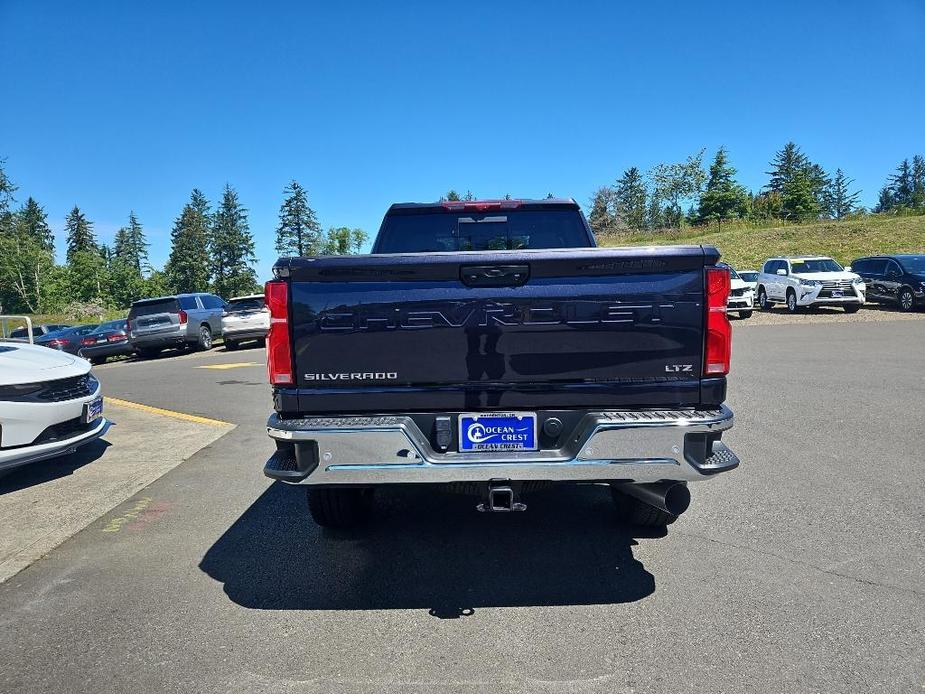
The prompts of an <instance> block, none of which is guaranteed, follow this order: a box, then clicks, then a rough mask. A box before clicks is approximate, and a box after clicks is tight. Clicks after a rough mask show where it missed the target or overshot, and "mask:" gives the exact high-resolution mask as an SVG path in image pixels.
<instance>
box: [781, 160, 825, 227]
mask: <svg viewBox="0 0 925 694" xmlns="http://www.w3.org/2000/svg"><path fill="white" fill-rule="evenodd" d="M813 186H814V183H813V179H812V178H811V177H810V173H809V171H808V170H806V169H802V170H798V171H796V172H795V173H794V174H793V176H792V177H791V178H790V180H789V181H787V183H786V185H785V186H784V191H783V193H782V194H781V201H782V203H783V212H784V216H785V217H786V218H787V219H789V220H792V221H806V220H810V219H817V218H818V217H819V213H820V212H821V207H820V205H819V201H818V200H817V199H816V193H815V191H814V189H813Z"/></svg>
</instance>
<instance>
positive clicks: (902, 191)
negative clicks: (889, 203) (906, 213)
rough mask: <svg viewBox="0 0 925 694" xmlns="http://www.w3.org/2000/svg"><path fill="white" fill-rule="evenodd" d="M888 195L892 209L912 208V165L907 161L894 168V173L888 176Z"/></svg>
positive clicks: (904, 160)
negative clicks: (891, 202) (889, 195)
mask: <svg viewBox="0 0 925 694" xmlns="http://www.w3.org/2000/svg"><path fill="white" fill-rule="evenodd" d="M889 185H890V193H891V196H892V200H893V206H894V207H913V201H912V190H913V187H914V183H913V178H912V165H911V164H910V163H909V160H908V159H903V160H902V162H900V164H899V166H897V167H896V173H895V174H893V175H892V176H890V183H889Z"/></svg>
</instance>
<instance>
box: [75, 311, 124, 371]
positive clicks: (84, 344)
mask: <svg viewBox="0 0 925 694" xmlns="http://www.w3.org/2000/svg"><path fill="white" fill-rule="evenodd" d="M134 352H135V350H134V349H133V348H132V345H131V343H130V342H129V341H128V324H127V323H126V321H125V320H124V319H123V320H111V321H109V322H107V323H103V324H102V325H100V326H99V327H97V329H96V330H94V331H93V332H92V333H90V334H89V335H86V336H84V337H83V339H81V341H80V351H78V352H77V353H78V354H79V355H80V356H81V357H83V358H84V359H89V360H90V362H91V363H93V364H102V363H103V362H105V361H106V360H107V359H108V358H109V357H118V356H123V355H124V356H127V355H129V354H133V353H134Z"/></svg>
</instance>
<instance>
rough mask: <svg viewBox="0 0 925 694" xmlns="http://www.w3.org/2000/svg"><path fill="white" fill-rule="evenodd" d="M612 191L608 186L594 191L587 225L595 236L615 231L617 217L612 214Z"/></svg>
mask: <svg viewBox="0 0 925 694" xmlns="http://www.w3.org/2000/svg"><path fill="white" fill-rule="evenodd" d="M613 203H614V191H613V188H610V187H609V186H603V187H601V188H598V189H597V190H596V191H594V196H593V197H592V198H591V212H590V213H589V214H588V224H589V225H590V226H591V231H593V232H594V234H595V236H600V235H602V234H609V233H612V232H613V231H615V230H616V226H617V217H616V214H614V212H613Z"/></svg>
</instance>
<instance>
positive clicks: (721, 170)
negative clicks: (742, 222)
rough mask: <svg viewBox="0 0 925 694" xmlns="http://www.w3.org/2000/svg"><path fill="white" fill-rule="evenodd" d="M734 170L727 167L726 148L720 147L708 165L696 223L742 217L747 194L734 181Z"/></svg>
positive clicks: (746, 206) (746, 207)
mask: <svg viewBox="0 0 925 694" xmlns="http://www.w3.org/2000/svg"><path fill="white" fill-rule="evenodd" d="M735 174H736V170H735V169H734V168H733V167H732V166H730V165H729V162H728V159H727V157H726V148H725V147H720V148H719V150H718V151H717V152H716V156H715V157H714V158H713V163H712V164H711V165H710V175H709V178H708V179H707V187H706V190H705V192H704V194H703V195H702V196H700V210H699V213H698V215H697V220H698V221H701V222H703V221H708V220H711V219H715V220H717V222H719V223H720V224H722V221H723V220H724V219H729V218H736V217H742V216H744V215H745V214H746V212H747V210H748V193H746V191H745V188H744V187H743V186H741V185H739V183H737V182H736V180H735Z"/></svg>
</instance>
